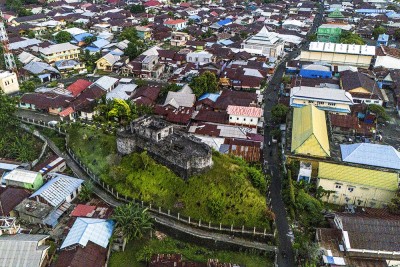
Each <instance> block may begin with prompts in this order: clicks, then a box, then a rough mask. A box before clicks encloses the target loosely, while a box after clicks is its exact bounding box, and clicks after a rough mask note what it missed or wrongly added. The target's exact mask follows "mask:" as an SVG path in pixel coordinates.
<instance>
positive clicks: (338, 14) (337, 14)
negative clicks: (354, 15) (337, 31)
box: [328, 9, 344, 19]
mask: <svg viewBox="0 0 400 267" xmlns="http://www.w3.org/2000/svg"><path fill="white" fill-rule="evenodd" d="M328 18H341V19H342V18H344V16H343V14H342V12H340V10H339V9H335V10H334V11H332V12H331V13H329V14H328Z"/></svg>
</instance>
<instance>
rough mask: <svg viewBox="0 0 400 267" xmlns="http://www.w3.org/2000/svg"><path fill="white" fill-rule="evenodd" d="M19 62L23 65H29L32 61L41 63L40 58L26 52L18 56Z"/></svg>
mask: <svg viewBox="0 0 400 267" xmlns="http://www.w3.org/2000/svg"><path fill="white" fill-rule="evenodd" d="M18 60H19V61H21V63H22V64H28V63H29V62H31V61H35V62H38V61H41V59H40V58H38V57H36V56H34V55H32V54H31V53H28V52H25V51H22V53H21V54H19V55H18Z"/></svg>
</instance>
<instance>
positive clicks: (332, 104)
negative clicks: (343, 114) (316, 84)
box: [328, 103, 336, 106]
mask: <svg viewBox="0 0 400 267" xmlns="http://www.w3.org/2000/svg"><path fill="white" fill-rule="evenodd" d="M328 105H329V106H336V103H328Z"/></svg>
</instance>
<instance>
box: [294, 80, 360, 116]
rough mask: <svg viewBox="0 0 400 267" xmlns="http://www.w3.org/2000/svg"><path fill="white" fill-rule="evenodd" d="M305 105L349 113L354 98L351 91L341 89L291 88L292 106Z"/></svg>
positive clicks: (333, 111) (336, 112)
mask: <svg viewBox="0 0 400 267" xmlns="http://www.w3.org/2000/svg"><path fill="white" fill-rule="evenodd" d="M305 105H313V106H316V107H318V109H321V110H326V111H328V112H330V113H334V114H347V113H350V112H351V110H350V107H351V106H352V105H353V98H352V96H351V95H350V93H348V92H346V91H345V90H341V89H332V88H317V87H308V86H298V87H293V88H292V89H291V90H290V106H292V107H303V106H305Z"/></svg>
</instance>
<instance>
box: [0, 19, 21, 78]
mask: <svg viewBox="0 0 400 267" xmlns="http://www.w3.org/2000/svg"><path fill="white" fill-rule="evenodd" d="M0 17H1V18H0V42H1V45H2V46H3V55H4V61H5V64H6V69H8V70H10V71H12V72H15V74H17V76H18V70H17V64H15V59H14V55H13V54H12V53H11V51H10V44H9V42H8V35H7V30H6V28H5V25H4V18H3V12H1V11H0Z"/></svg>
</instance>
